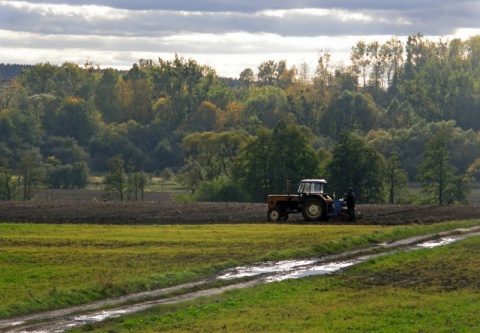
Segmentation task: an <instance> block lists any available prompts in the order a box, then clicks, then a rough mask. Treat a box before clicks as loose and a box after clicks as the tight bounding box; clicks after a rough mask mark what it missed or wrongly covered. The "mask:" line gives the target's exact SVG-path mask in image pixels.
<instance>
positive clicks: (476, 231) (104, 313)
mask: <svg viewBox="0 0 480 333" xmlns="http://www.w3.org/2000/svg"><path fill="white" fill-rule="evenodd" d="M474 236H480V227H473V228H462V229H457V230H453V231H450V232H445V233H442V234H441V235H438V234H432V235H427V236H422V237H412V238H408V239H403V240H399V241H394V242H389V243H383V244H378V245H377V246H373V247H370V248H366V249H359V250H356V251H354V252H353V251H350V252H346V253H342V254H339V255H334V256H326V257H323V258H312V259H308V260H284V261H279V262H267V263H258V264H256V265H250V266H241V267H236V268H233V269H229V270H227V271H226V272H224V273H223V274H221V275H219V276H217V277H215V278H214V280H230V281H232V284H230V285H228V286H225V287H220V288H210V289H205V290H201V291H195V292H187V293H185V294H183V295H180V296H174V297H167V298H162V299H153V300H149V301H140V300H142V299H145V297H147V296H148V297H149V298H155V297H159V296H160V295H166V294H168V293H170V292H172V291H178V290H181V289H185V288H191V287H193V286H199V285H201V284H207V283H209V282H212V280H209V281H201V282H196V283H192V284H185V285H180V286H176V287H172V288H166V289H162V290H157V291H152V292H144V293H141V294H136V295H130V296H127V297H124V298H117V299H110V300H105V301H102V302H97V303H94V304H90V305H86V306H78V307H74V308H70V309H64V310H58V311H51V312H47V313H40V314H36V315H31V316H24V317H21V318H14V319H10V320H2V321H0V330H2V331H4V332H37V333H40V332H63V331H65V330H67V329H70V328H74V327H80V326H82V325H85V324H88V323H95V322H100V321H103V320H106V319H108V318H115V317H119V316H122V315H126V314H132V313H136V312H140V311H143V310H146V309H148V308H151V307H154V306H157V305H161V304H173V303H179V302H183V301H188V300H193V299H196V298H199V297H203V296H212V295H217V294H220V293H223V292H225V291H227V290H232V289H241V288H248V287H252V286H255V285H260V284H265V283H271V282H276V281H283V280H286V279H298V278H303V277H307V276H312V275H324V274H330V273H333V272H337V271H339V270H341V269H343V268H346V267H349V266H352V265H355V264H358V263H360V262H363V261H365V260H368V259H371V258H376V257H380V256H384V255H388V254H393V253H395V252H398V251H415V250H419V249H424V248H433V247H437V246H444V245H446V244H451V243H453V242H456V241H459V240H462V239H465V238H468V237H474ZM374 249H376V250H377V253H375V254H369V253H372V250H374ZM378 250H383V251H378ZM244 277H253V278H252V279H251V280H250V281H247V282H235V281H236V280H238V279H239V278H244ZM136 299H137V300H139V301H138V302H137V303H135V304H128V305H124V304H125V302H126V301H129V302H134V301H135V300H136ZM107 304H109V305H111V306H112V305H115V304H117V306H115V307H114V308H112V309H110V310H94V309H98V308H100V307H102V306H105V305H107ZM80 311H81V312H82V314H78V313H79V312H80ZM33 322H37V323H33Z"/></svg>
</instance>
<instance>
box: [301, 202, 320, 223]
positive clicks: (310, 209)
mask: <svg viewBox="0 0 480 333" xmlns="http://www.w3.org/2000/svg"><path fill="white" fill-rule="evenodd" d="M302 215H303V217H304V218H305V220H307V221H320V220H321V219H322V218H323V217H324V216H325V204H324V202H322V201H321V200H319V199H315V198H309V199H307V200H306V201H305V203H304V205H303V207H302Z"/></svg>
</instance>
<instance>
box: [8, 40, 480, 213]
mask: <svg viewBox="0 0 480 333" xmlns="http://www.w3.org/2000/svg"><path fill="white" fill-rule="evenodd" d="M479 87H480V36H474V37H471V38H469V39H467V40H464V41H463V40H460V39H453V40H451V41H444V40H439V41H431V40H428V39H426V38H425V37H424V36H423V35H421V34H416V35H411V36H409V37H408V39H407V41H406V43H403V42H401V41H400V40H399V39H397V38H395V37H392V38H391V39H390V40H389V41H388V42H386V43H384V44H380V43H378V42H372V43H365V42H363V41H358V42H357V43H356V44H355V45H354V46H352V50H351V55H350V61H349V63H332V61H331V57H330V54H329V53H328V52H321V53H320V54H319V56H318V60H317V63H316V64H306V63H305V64H301V65H300V66H299V67H298V68H297V67H296V66H292V67H289V66H288V65H287V63H286V61H278V62H277V61H273V60H268V61H264V62H261V63H260V64H259V65H258V67H257V68H256V69H251V68H247V69H245V70H243V71H242V72H241V73H239V78H238V79H231V78H222V77H219V76H218V75H217V74H216V72H215V70H214V69H213V68H211V67H208V66H205V65H201V64H199V63H197V62H196V61H195V60H193V59H185V58H182V57H179V56H177V55H175V58H174V59H173V60H164V59H161V58H159V59H158V60H157V61H155V60H151V59H140V60H139V61H138V63H136V64H133V66H132V67H131V68H130V69H129V70H127V71H119V70H116V69H112V68H106V69H102V68H100V66H99V65H96V64H95V63H93V62H89V61H88V62H86V63H85V64H83V65H79V64H75V63H70V62H65V63H64V64H62V65H61V66H56V65H52V64H50V63H39V64H36V65H33V66H29V67H27V68H24V69H23V70H22V71H21V73H20V75H19V76H17V77H15V78H14V79H9V80H2V83H1V87H0V110H1V113H0V174H1V175H2V176H1V180H0V198H1V199H2V200H29V199H31V198H32V197H33V195H34V193H35V191H37V190H38V189H39V188H42V187H43V188H44V187H47V188H83V187H84V186H86V184H87V181H88V175H89V173H91V172H94V173H100V172H101V173H105V172H106V173H107V177H106V181H107V189H108V191H107V192H108V193H110V195H111V196H113V198H115V199H118V200H126V199H130V200H139V199H141V195H139V194H138V193H141V192H142V191H143V190H144V187H145V181H146V180H147V179H148V177H146V176H145V175H147V174H154V173H157V174H161V173H165V172H166V171H168V172H169V173H173V174H174V175H175V177H176V179H177V180H178V181H180V182H182V184H184V185H185V187H186V188H187V189H189V190H190V193H191V198H194V199H196V200H235V201H236V200H245V201H263V200H265V196H266V195H267V194H269V193H273V192H282V191H284V188H285V184H286V180H287V179H291V180H292V181H293V182H297V181H299V180H300V179H302V178H313V177H324V178H326V179H327V180H328V181H329V185H330V190H329V191H331V192H332V193H333V192H335V193H338V195H342V194H343V193H344V192H345V189H346V188H348V187H354V188H355V191H356V193H357V196H358V198H359V202H364V203H390V204H393V203H438V204H455V203H466V197H467V195H468V192H469V189H470V187H471V185H472V184H473V182H475V180H476V178H478V174H479V168H480V159H479V156H480V136H479V133H478V131H479V129H480V98H479V97H478V96H480V95H479V89H480V88H479ZM120 170H123V172H124V173H122V172H120ZM132 177H133V178H132ZM136 177H140V178H136ZM408 181H419V182H421V183H422V184H423V191H424V193H425V194H426V196H424V197H421V198H420V197H417V196H415V195H412V194H409V193H407V192H406V184H407V182H408ZM118 182H119V183H118ZM115 184H117V185H115ZM118 184H120V185H118ZM125 184H127V185H125ZM128 184H129V185H128ZM132 184H133V185H132ZM132 188H133V189H134V190H133V192H132V190H131V189H132ZM126 193H130V194H129V195H125V196H124V194H126Z"/></svg>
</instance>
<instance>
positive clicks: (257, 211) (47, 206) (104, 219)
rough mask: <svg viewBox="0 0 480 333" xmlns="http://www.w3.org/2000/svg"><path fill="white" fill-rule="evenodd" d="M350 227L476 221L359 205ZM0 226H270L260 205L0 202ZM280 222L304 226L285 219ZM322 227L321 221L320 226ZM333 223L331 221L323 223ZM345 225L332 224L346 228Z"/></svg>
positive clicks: (454, 210)
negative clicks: (353, 225)
mask: <svg viewBox="0 0 480 333" xmlns="http://www.w3.org/2000/svg"><path fill="white" fill-rule="evenodd" d="M357 210H358V211H359V212H361V213H362V215H363V219H361V220H358V221H357V223H356V224H377V225H399V224H416V223H424V224H429V223H437V222H443V221H454V220H467V219H475V218H480V207H476V206H443V207H436V206H399V205H392V206H389V205H359V206H358V209H357ZM0 222H28V223H87V224H88V223H95V224H205V223H271V222H269V221H268V220H267V205H266V204H263V203H231V202H215V203H213V202H212V203H210V202H209V203H206V202H194V203H178V202H172V201H137V202H113V201H107V202H103V201H100V202H96V201H29V202H10V201H0ZM284 223H306V222H305V221H304V219H303V217H302V214H290V218H289V219H288V221H286V222H284ZM322 223H325V222H322ZM327 223H333V222H327ZM347 223H350V222H336V223H335V224H347Z"/></svg>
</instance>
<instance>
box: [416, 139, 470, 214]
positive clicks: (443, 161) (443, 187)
mask: <svg viewBox="0 0 480 333" xmlns="http://www.w3.org/2000/svg"><path fill="white" fill-rule="evenodd" d="M449 140H450V135H449V134H448V133H446V132H444V131H441V132H438V133H437V134H436V135H435V136H434V137H433V138H432V139H431V140H430V141H429V142H428V143H427V144H426V146H425V151H424V157H425V160H424V161H423V162H422V163H421V164H420V165H419V166H418V170H419V177H418V178H419V180H420V181H421V182H423V187H422V191H423V192H424V193H426V194H428V195H430V196H431V198H435V202H436V203H437V204H438V205H440V206H442V205H444V204H452V203H454V202H465V200H466V194H467V193H465V191H466V190H468V187H466V186H465V185H464V184H463V182H462V181H461V179H458V178H456V177H455V172H456V169H455V168H454V167H453V166H452V165H450V164H449V163H448V161H449V160H450V156H449V154H448V151H447V145H448V141H449Z"/></svg>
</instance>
